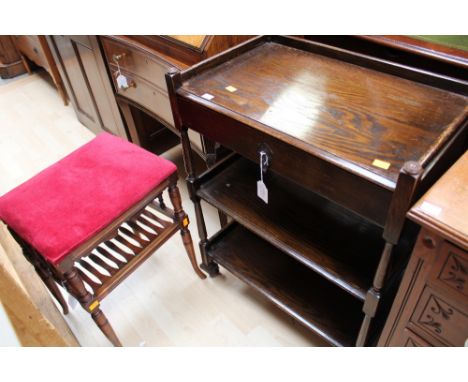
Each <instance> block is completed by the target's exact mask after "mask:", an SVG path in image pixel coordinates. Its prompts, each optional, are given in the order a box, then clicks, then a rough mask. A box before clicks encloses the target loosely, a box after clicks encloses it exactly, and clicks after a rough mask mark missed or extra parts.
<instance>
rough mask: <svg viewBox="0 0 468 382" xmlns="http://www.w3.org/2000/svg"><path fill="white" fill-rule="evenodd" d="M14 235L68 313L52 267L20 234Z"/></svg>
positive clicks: (27, 257)
mask: <svg viewBox="0 0 468 382" xmlns="http://www.w3.org/2000/svg"><path fill="white" fill-rule="evenodd" d="M13 236H14V237H15V239H16V241H17V242H18V243H20V245H21V248H22V249H23V254H24V256H25V257H26V259H27V260H28V261H29V262H30V263H31V265H32V266H33V267H34V270H35V271H36V273H37V274H38V276H39V277H40V278H41V280H42V281H43V282H44V284H45V285H46V287H47V289H49V291H50V293H52V295H53V296H54V297H55V299H56V300H57V301H58V303H59V304H60V306H61V307H62V310H63V314H68V304H67V302H66V301H65V299H64V298H63V294H62V291H61V290H60V289H59V287H58V286H57V284H56V282H55V280H54V278H53V277H52V273H51V271H50V269H49V268H48V267H47V265H45V264H43V263H42V262H41V261H40V260H39V255H38V254H37V253H35V251H34V249H32V248H30V247H29V246H28V245H26V244H24V242H23V240H22V239H20V238H19V236H17V235H16V234H13Z"/></svg>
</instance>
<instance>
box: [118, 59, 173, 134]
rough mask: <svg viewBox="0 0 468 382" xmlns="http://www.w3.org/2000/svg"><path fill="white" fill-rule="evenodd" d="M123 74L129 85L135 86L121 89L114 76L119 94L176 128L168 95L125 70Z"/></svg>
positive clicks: (122, 71)
mask: <svg viewBox="0 0 468 382" xmlns="http://www.w3.org/2000/svg"><path fill="white" fill-rule="evenodd" d="M112 69H114V71H115V70H116V68H115V67H113V66H112ZM121 73H122V74H123V75H124V76H125V77H127V82H128V83H129V84H131V83H133V84H134V86H131V87H129V88H128V89H125V90H124V89H120V88H119V87H118V86H117V82H116V79H115V77H116V76H115V75H113V76H112V80H113V81H114V85H115V88H116V89H117V93H118V94H119V95H121V96H123V97H125V98H128V99H129V100H131V101H134V102H136V103H137V104H139V105H141V106H143V107H144V108H146V109H148V110H149V111H151V112H153V113H154V114H156V115H157V116H158V117H159V118H160V119H161V121H162V122H165V123H166V124H168V125H170V126H174V119H173V117H172V110H171V105H170V102H169V97H168V95H167V93H164V92H163V91H161V89H159V88H157V87H155V86H154V85H153V84H151V83H149V82H147V81H145V80H144V79H142V78H140V77H138V76H135V75H133V74H132V73H129V72H127V71H124V70H121Z"/></svg>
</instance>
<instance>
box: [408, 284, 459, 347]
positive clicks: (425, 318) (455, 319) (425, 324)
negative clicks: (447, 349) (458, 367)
mask: <svg viewBox="0 0 468 382" xmlns="http://www.w3.org/2000/svg"><path fill="white" fill-rule="evenodd" d="M411 322H412V323H413V324H414V325H415V326H416V327H417V328H419V329H422V330H423V331H425V332H429V333H430V334H432V335H433V336H434V337H436V338H437V339H439V340H440V341H442V342H443V343H445V344H446V345H449V346H464V344H465V340H466V339H467V338H468V314H467V312H466V311H463V310H462V309H461V308H460V307H458V306H455V304H454V303H453V302H452V301H449V300H447V298H446V297H445V296H443V295H442V294H440V293H437V292H435V291H434V290H433V289H431V288H430V287H428V286H426V287H425V288H424V291H423V292H422V294H421V296H420V298H419V301H418V303H417V306H416V309H415V310H414V313H413V315H412V317H411Z"/></svg>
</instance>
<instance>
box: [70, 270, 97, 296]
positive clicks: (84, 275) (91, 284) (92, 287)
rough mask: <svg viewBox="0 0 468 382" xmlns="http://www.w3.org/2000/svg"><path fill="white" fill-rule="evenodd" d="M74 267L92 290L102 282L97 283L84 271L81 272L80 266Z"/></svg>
mask: <svg viewBox="0 0 468 382" xmlns="http://www.w3.org/2000/svg"><path fill="white" fill-rule="evenodd" d="M75 269H76V270H77V271H78V273H79V275H80V276H81V278H82V279H83V281H84V282H85V283H86V284H88V285H89V286H90V287H91V289H93V291H96V290H97V289H99V288H100V287H101V285H102V284H98V283H97V282H95V281H93V280H92V279H91V278H90V277H89V276H88V275H87V274H86V273H85V272H83V271H82V270H81V269H80V268H78V267H75Z"/></svg>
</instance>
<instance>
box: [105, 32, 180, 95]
mask: <svg viewBox="0 0 468 382" xmlns="http://www.w3.org/2000/svg"><path fill="white" fill-rule="evenodd" d="M102 45H103V47H104V51H105V54H106V58H107V62H108V63H109V64H111V65H114V66H115V65H116V64H117V62H118V64H119V67H120V69H121V70H124V71H126V72H130V73H132V74H134V75H137V76H140V77H141V78H144V79H145V80H147V81H148V82H150V83H151V84H153V85H155V86H156V87H158V88H159V89H160V90H162V91H164V92H166V93H167V85H166V78H165V75H166V73H167V72H168V71H169V69H170V68H171V67H172V65H170V64H169V63H167V62H165V61H163V60H161V59H159V58H158V57H157V56H155V55H151V54H149V53H144V52H141V51H139V50H137V49H136V48H133V47H130V46H128V45H126V44H124V43H121V42H116V41H114V40H111V39H108V38H105V37H103V38H102ZM112 70H114V71H115V69H114V68H113V69H112Z"/></svg>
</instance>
